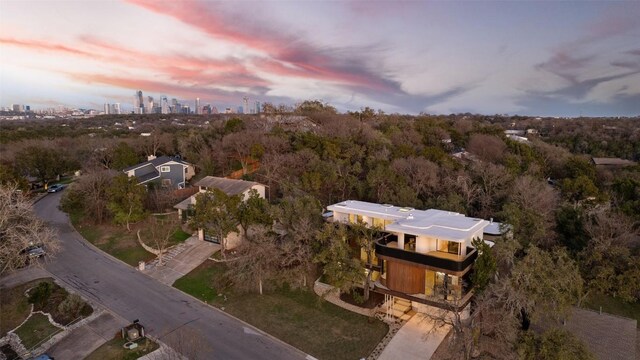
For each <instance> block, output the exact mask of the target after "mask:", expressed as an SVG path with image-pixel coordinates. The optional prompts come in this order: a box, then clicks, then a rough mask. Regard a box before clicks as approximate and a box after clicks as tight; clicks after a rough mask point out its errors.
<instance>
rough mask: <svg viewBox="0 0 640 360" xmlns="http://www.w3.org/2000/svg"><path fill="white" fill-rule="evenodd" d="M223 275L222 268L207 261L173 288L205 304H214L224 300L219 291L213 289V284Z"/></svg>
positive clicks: (178, 281) (177, 281) (182, 278)
mask: <svg viewBox="0 0 640 360" xmlns="http://www.w3.org/2000/svg"><path fill="white" fill-rule="evenodd" d="M223 273H224V268H223V267H222V266H220V265H219V264H217V263H215V262H213V261H211V260H206V261H205V262H203V263H202V264H201V265H200V266H198V267H197V268H195V269H194V270H193V271H191V272H190V273H188V274H187V275H185V276H183V277H181V278H180V279H178V280H176V282H174V283H173V286H174V287H175V288H177V289H179V290H182V291H184V292H186V293H187V294H191V295H193V296H195V297H197V298H198V299H200V300H202V301H204V302H207V303H214V302H217V301H221V300H222V299H219V297H218V291H216V289H215V288H214V287H213V283H212V282H213V279H215V278H216V277H218V276H221V275H222V274H223Z"/></svg>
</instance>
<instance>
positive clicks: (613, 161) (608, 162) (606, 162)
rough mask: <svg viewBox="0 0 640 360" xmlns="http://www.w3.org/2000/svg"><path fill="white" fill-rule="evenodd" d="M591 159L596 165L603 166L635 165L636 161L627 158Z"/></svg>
mask: <svg viewBox="0 0 640 360" xmlns="http://www.w3.org/2000/svg"><path fill="white" fill-rule="evenodd" d="M591 161H592V162H593V164H594V165H595V166H602V167H623V166H633V165H635V164H636V163H635V162H634V161H631V160H627V159H620V158H597V157H594V158H591Z"/></svg>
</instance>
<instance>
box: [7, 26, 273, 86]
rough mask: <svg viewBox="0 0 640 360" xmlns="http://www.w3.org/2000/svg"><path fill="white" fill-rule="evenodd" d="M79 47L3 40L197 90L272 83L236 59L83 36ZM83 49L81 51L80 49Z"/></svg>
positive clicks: (8, 43)
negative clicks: (153, 49)
mask: <svg viewBox="0 0 640 360" xmlns="http://www.w3.org/2000/svg"><path fill="white" fill-rule="evenodd" d="M80 41H81V44H80V45H78V47H74V46H71V45H60V44H56V43H53V42H50V41H46V42H45V41H39V40H31V39H29V40H18V39H13V38H0V44H4V45H10V46H18V47H23V48H27V49H30V50H37V51H46V52H51V53H61V54H64V55H72V56H80V57H83V58H89V59H94V60H97V61H100V62H101V63H103V64H110V65H120V66H126V67H127V68H132V67H136V66H137V67H138V68H140V69H144V70H151V71H152V72H155V73H157V74H158V75H162V76H165V77H166V78H168V79H171V80H172V81H176V82H180V83H188V84H191V85H195V86H204V85H212V84H213V85H222V86H230V87H248V88H252V87H267V86H269V85H270V83H269V82H267V81H266V80H264V79H262V78H260V77H259V76H257V75H256V74H254V73H253V72H252V71H250V70H248V69H247V67H246V66H244V65H243V64H242V63H240V62H239V61H238V60H237V59H233V58H228V59H211V58H196V57H190V56H183V55H174V54H169V55H163V54H153V53H145V52H141V51H137V50H133V49H130V48H125V47H120V46H116V45H113V44H110V43H108V42H106V41H103V40H101V39H97V38H93V37H89V36H82V37H80ZM80 48H81V49H80Z"/></svg>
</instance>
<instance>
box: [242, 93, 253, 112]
mask: <svg viewBox="0 0 640 360" xmlns="http://www.w3.org/2000/svg"><path fill="white" fill-rule="evenodd" d="M242 113H243V114H249V113H251V111H250V110H249V98H248V97H246V96H245V97H243V98H242Z"/></svg>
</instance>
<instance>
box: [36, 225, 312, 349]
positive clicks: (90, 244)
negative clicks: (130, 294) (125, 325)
mask: <svg viewBox="0 0 640 360" xmlns="http://www.w3.org/2000/svg"><path fill="white" fill-rule="evenodd" d="M65 215H66V216H67V222H68V223H69V226H70V227H71V229H73V231H74V232H75V233H76V234H78V236H79V237H80V238H81V239H82V241H83V242H84V243H85V244H87V245H89V246H90V247H92V248H94V249H95V250H98V251H99V252H100V253H102V254H104V255H106V256H107V257H109V258H111V259H114V260H116V261H118V262H120V263H122V264H124V265H126V266H128V267H130V268H132V269H134V270H136V271H137V272H139V273H140V274H142V275H144V276H146V277H147V278H149V279H150V280H151V281H155V282H157V283H158V284H161V285H163V286H166V287H168V288H170V289H173V290H175V291H179V292H180V293H182V294H184V295H187V296H188V297H190V298H192V299H194V300H196V301H198V302H200V303H201V304H203V305H205V306H207V307H209V308H210V309H213V310H214V311H216V312H218V313H220V314H224V315H225V316H227V317H229V318H231V319H233V320H236V321H238V322H240V323H241V324H243V325H245V326H247V327H249V328H251V329H253V330H255V331H256V332H258V333H259V334H261V335H264V336H265V337H267V338H269V339H271V340H274V341H275V342H277V343H280V344H281V345H284V346H285V347H288V348H290V349H292V350H294V351H295V352H297V353H299V354H300V355H302V358H303V359H315V358H314V357H313V356H311V355H309V354H307V353H305V352H304V351H302V350H300V349H298V348H297V347H295V346H293V345H291V344H289V343H287V342H285V341H283V340H281V339H278V338H277V337H275V336H273V335H271V334H269V333H267V332H265V331H264V330H262V329H258V328H257V327H255V326H254V325H251V324H249V323H247V322H246V321H244V320H242V319H239V318H237V317H235V316H233V315H231V314H229V313H228V312H225V311H223V310H221V309H219V308H217V307H215V306H213V305H211V304H208V303H206V302H204V301H202V300H200V299H198V298H197V297H195V296H193V295H191V294H188V293H186V292H184V291H182V290H180V289H178V288H175V287H173V286H170V285H167V284H165V283H162V282H160V281H158V280H157V279H155V278H153V277H151V276H150V275H148V274H145V273H144V272H142V271H139V270H138V269H136V268H135V267H133V266H131V265H129V264H127V263H126V262H124V261H122V260H120V259H118V258H116V257H115V256H113V255H111V254H109V253H107V252H106V251H102V249H100V248H99V247H97V246H95V245H93V244H92V243H91V242H90V241H89V240H87V239H85V238H84V236H82V234H80V232H79V231H78V230H77V229H76V227H75V226H73V223H72V222H71V218H70V217H69V214H67V213H66V212H65ZM47 272H48V271H47ZM54 278H55V277H54ZM101 305H103V304H101ZM103 306H104V305H103ZM105 308H107V307H106V306H105ZM107 309H108V308H107ZM111 312H112V313H113V311H111ZM114 314H115V313H114ZM116 315H117V314H116ZM117 316H118V317H120V318H123V317H122V316H119V315H117ZM125 320H126V319H125ZM156 339H158V340H160V339H161V337H157V338H156Z"/></svg>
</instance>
